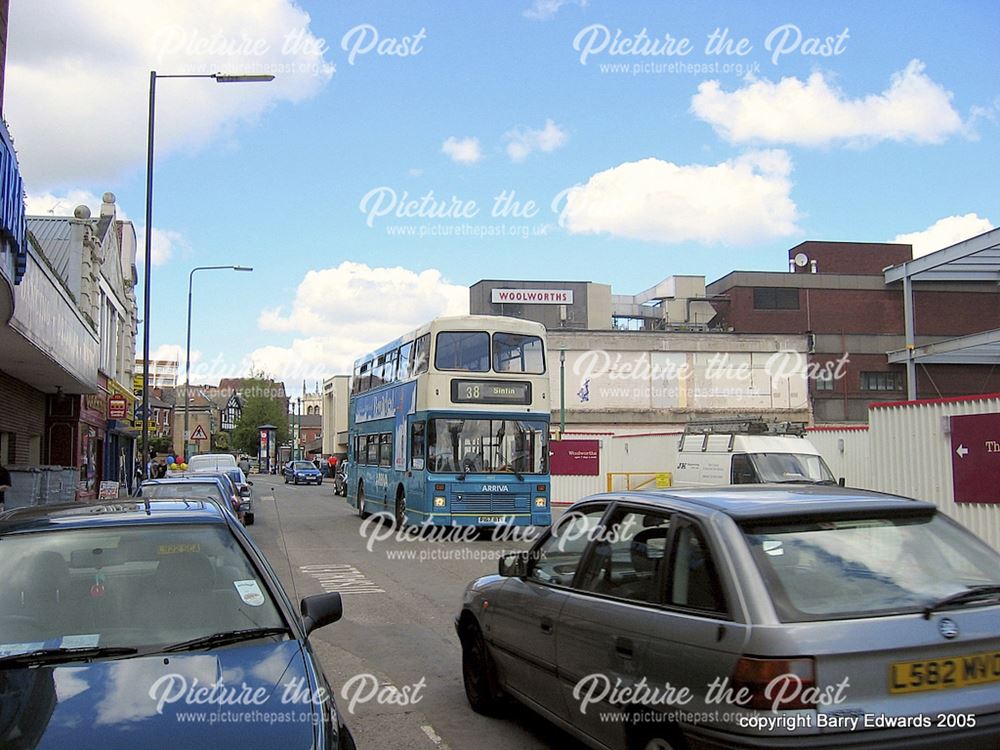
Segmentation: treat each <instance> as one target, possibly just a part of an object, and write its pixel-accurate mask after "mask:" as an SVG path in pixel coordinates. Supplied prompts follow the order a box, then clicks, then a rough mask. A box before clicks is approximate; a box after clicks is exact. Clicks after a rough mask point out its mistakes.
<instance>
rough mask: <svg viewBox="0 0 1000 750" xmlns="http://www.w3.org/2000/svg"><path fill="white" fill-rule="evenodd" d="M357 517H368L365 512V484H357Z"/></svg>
mask: <svg viewBox="0 0 1000 750" xmlns="http://www.w3.org/2000/svg"><path fill="white" fill-rule="evenodd" d="M358 517H359V518H362V519H364V518H368V513H367V512H365V486H364V485H363V484H359V485H358Z"/></svg>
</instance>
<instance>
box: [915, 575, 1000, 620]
mask: <svg viewBox="0 0 1000 750" xmlns="http://www.w3.org/2000/svg"><path fill="white" fill-rule="evenodd" d="M997 596H1000V585H997V584H995V583H987V584H984V585H981V586H970V587H969V588H967V589H966V590H965V591H959V592H957V593H955V594H950V595H949V596H946V597H944V598H943V599H938V600H937V601H936V602H934V603H933V604H930V605H928V606H927V607H926V608H925V609H924V619H925V620H929V619H931V613H932V612H933V611H934V610H936V609H941V608H943V607H948V606H950V605H952V604H972V603H973V602H978V601H979V600H981V599H990V598H994V597H997Z"/></svg>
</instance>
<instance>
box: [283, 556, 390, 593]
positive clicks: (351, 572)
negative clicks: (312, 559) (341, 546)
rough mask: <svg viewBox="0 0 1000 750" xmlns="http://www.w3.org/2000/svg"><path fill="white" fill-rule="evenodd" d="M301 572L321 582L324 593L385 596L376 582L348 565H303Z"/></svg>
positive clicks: (383, 590) (300, 568)
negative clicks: (335, 592)
mask: <svg viewBox="0 0 1000 750" xmlns="http://www.w3.org/2000/svg"><path fill="white" fill-rule="evenodd" d="M299 570H300V571H302V572H303V573H305V574H306V575H307V576H310V577H312V578H315V579H316V580H317V581H319V585H320V586H322V587H323V590H324V591H327V592H332V591H337V592H340V593H341V594H384V593H385V589H383V588H380V587H379V585H378V584H377V583H375V582H374V581H369V580H368V579H367V578H366V577H365V574H364V573H362V572H361V571H360V570H358V569H357V568H355V567H354V566H353V565H347V564H346V563H340V564H332V565H302V566H300V567H299Z"/></svg>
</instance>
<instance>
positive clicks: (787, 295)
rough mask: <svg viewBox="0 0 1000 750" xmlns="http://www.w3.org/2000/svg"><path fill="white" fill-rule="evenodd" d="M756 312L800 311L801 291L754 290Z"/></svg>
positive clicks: (784, 289)
mask: <svg viewBox="0 0 1000 750" xmlns="http://www.w3.org/2000/svg"><path fill="white" fill-rule="evenodd" d="M753 309H754V310H798V309H799V290H798V289H789V288H787V287H768V286H763V287H756V288H755V289H754V290H753Z"/></svg>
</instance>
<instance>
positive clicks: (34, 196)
mask: <svg viewBox="0 0 1000 750" xmlns="http://www.w3.org/2000/svg"><path fill="white" fill-rule="evenodd" d="M101 201H102V199H101V198H99V197H97V196H96V195H94V194H93V193H91V192H90V191H89V190H79V189H75V190H69V191H67V192H65V193H62V194H59V195H57V194H55V193H53V192H45V193H28V194H27V195H25V199H24V205H25V208H26V210H27V213H28V215H29V216H72V215H73V212H74V211H75V210H76V207H77V206H80V205H83V206H87V208H89V209H90V215H91V216H93V217H97V216H100V214H101ZM115 213H116V216H117V217H118V218H119V219H123V220H125V221H130V220H131V219H130V217H129V215H128V213H126V211H125V209H124V208H122V206H121V204H120V203H118V204H117V207H116V211H115ZM135 231H136V241H137V242H138V248H139V252H138V255H137V257H136V263H137V264H138V265H139V266H142V265H144V263H145V253H144V252H143V248H144V247H145V244H144V243H145V241H146V239H145V227H143V226H142V225H141V224H140V225H136V228H135ZM177 249H190V245H188V243H187V240H185V239H184V236H183V235H182V234H181V233H180V232H176V231H174V230H172V229H158V228H156V227H153V243H152V246H151V247H150V256H151V259H152V261H153V265H154V266H162V265H164V264H166V263H168V262H169V261H170V259H171V257H172V256H173V254H174V251H175V250H177Z"/></svg>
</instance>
